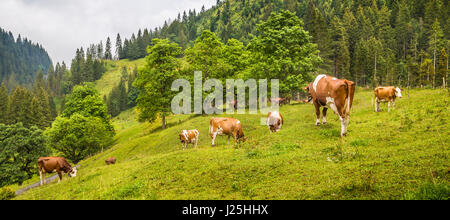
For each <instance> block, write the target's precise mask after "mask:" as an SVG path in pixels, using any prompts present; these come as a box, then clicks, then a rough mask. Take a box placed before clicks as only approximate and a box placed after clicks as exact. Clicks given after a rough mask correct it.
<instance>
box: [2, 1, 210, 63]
mask: <svg viewBox="0 0 450 220" xmlns="http://www.w3.org/2000/svg"><path fill="white" fill-rule="evenodd" d="M215 3H216V0H159V1H158V0H0V27H1V28H3V29H5V30H6V31H11V32H12V33H13V34H14V37H15V38H17V36H18V35H19V34H21V36H22V38H25V37H26V38H28V39H29V40H32V41H33V42H34V43H36V42H37V43H39V44H42V45H43V47H44V48H45V49H46V50H47V52H48V53H49V55H50V57H51V59H52V61H53V64H56V62H62V61H65V62H66V63H67V64H69V63H70V62H71V60H72V58H73V57H74V56H75V51H76V49H77V48H80V47H81V46H82V47H83V48H86V46H89V45H90V44H92V43H95V44H97V43H99V42H100V41H101V40H102V41H103V44H104V43H105V41H106V38H107V37H108V36H109V37H111V42H112V44H113V47H114V45H115V41H116V35H117V33H120V36H121V37H122V41H123V40H124V39H125V38H128V39H129V38H130V37H131V34H132V33H137V31H138V29H139V28H141V29H144V28H148V29H154V28H155V27H159V26H162V25H163V24H164V21H165V20H168V19H171V20H173V19H174V18H176V16H177V15H178V13H179V12H181V13H182V12H183V11H184V10H186V11H188V10H189V9H194V8H195V10H196V11H197V12H199V11H200V9H201V7H202V5H204V6H205V8H206V9H209V8H210V7H211V6H212V5H214V4H215ZM112 52H113V53H114V51H112Z"/></svg>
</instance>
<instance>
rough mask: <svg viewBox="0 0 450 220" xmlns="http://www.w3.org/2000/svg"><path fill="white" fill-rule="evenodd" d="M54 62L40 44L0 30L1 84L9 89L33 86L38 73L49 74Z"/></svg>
mask: <svg viewBox="0 0 450 220" xmlns="http://www.w3.org/2000/svg"><path fill="white" fill-rule="evenodd" d="M50 65H52V61H51V59H50V57H49V55H48V54H47V51H45V49H44V48H43V47H42V45H40V44H38V43H33V42H31V40H28V39H27V38H25V39H22V37H21V36H20V34H19V36H18V37H17V38H16V39H15V38H14V36H13V34H12V33H11V32H8V31H6V30H4V29H2V28H0V83H5V84H6V86H7V87H8V89H12V88H15V87H16V86H17V85H24V84H31V83H33V81H34V78H35V77H36V74H37V71H38V70H42V71H43V73H47V71H48V69H49V66H50Z"/></svg>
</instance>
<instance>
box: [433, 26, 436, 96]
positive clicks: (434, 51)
mask: <svg viewBox="0 0 450 220" xmlns="http://www.w3.org/2000/svg"><path fill="white" fill-rule="evenodd" d="M434 42H436V35H435V36H434ZM433 57H434V59H433V67H434V68H433V89H434V88H435V85H436V84H435V83H436V43H435V44H434V50H433Z"/></svg>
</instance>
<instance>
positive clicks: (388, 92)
mask: <svg viewBox="0 0 450 220" xmlns="http://www.w3.org/2000/svg"><path fill="white" fill-rule="evenodd" d="M374 94H375V112H378V111H380V102H388V112H389V111H390V108H391V103H392V107H393V108H394V109H395V99H396V98H401V97H402V90H401V89H400V88H398V87H397V88H395V87H393V86H388V87H377V88H375V90H374Z"/></svg>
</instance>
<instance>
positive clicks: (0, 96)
mask: <svg viewBox="0 0 450 220" xmlns="http://www.w3.org/2000/svg"><path fill="white" fill-rule="evenodd" d="M8 103H9V101H8V90H7V89H6V86H5V84H4V83H2V85H1V87H0V124H6V123H7V119H8V115H7V113H8Z"/></svg>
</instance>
